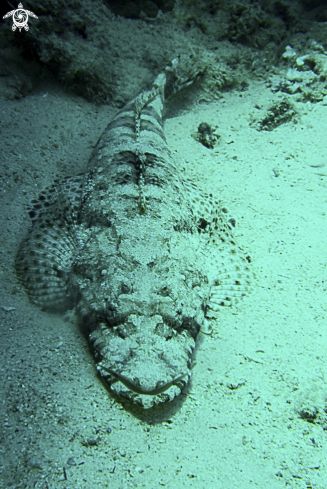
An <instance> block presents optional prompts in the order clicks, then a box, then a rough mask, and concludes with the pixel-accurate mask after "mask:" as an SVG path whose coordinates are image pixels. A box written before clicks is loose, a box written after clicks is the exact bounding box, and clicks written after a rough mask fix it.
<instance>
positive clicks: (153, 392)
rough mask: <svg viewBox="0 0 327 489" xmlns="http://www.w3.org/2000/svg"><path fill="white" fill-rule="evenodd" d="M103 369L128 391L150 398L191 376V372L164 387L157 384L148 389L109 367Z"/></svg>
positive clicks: (102, 366) (102, 367)
mask: <svg viewBox="0 0 327 489" xmlns="http://www.w3.org/2000/svg"><path fill="white" fill-rule="evenodd" d="M99 367H101V369H104V370H106V372H108V373H109V374H111V375H112V376H114V377H115V378H116V379H117V380H119V381H120V382H121V383H122V384H124V385H125V387H127V388H128V389H130V390H131V391H133V392H136V393H137V394H143V395H144V394H145V395H148V396H156V395H157V394H162V393H163V392H165V391H167V390H168V389H169V388H170V387H171V386H172V385H175V384H176V383H177V382H179V381H180V380H182V379H183V378H184V377H186V376H189V372H186V373H184V374H182V375H179V376H178V377H176V378H174V379H173V380H171V381H170V382H168V383H165V384H163V385H158V384H159V382H158V383H157V385H156V387H154V388H147V387H143V386H141V385H137V384H136V383H135V382H133V381H132V380H130V379H129V378H128V377H126V376H125V375H123V374H120V373H118V372H115V371H114V370H111V369H110V368H108V367H105V366H104V365H99Z"/></svg>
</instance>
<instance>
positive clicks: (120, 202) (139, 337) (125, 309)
mask: <svg viewBox="0 0 327 489" xmlns="http://www.w3.org/2000/svg"><path fill="white" fill-rule="evenodd" d="M181 60H182V58H176V59H175V60H173V62H172V63H170V65H169V66H167V67H166V69H165V70H164V72H163V73H161V74H160V75H159V76H158V77H157V78H156V80H155V81H154V83H153V86H152V88H151V90H148V91H143V92H142V93H141V94H140V95H138V96H137V97H136V98H135V99H133V100H132V101H131V102H129V103H127V105H126V106H125V107H124V108H123V109H121V110H120V111H119V112H118V113H117V115H116V116H115V117H114V118H113V120H112V121H111V122H110V124H109V125H108V126H107V128H106V129H105V131H104V133H103V134H102V136H101V137H100V139H99V141H98V143H97V145H96V146H95V148H94V151H93V153H92V155H91V158H90V160H89V163H88V168H87V171H86V172H85V173H84V174H82V175H77V176H73V177H68V178H66V179H64V180H62V181H56V182H55V183H54V185H53V186H51V187H50V188H48V189H46V190H45V191H44V192H42V193H41V195H40V196H39V198H38V199H35V200H34V201H32V207H31V210H30V213H29V214H30V217H31V218H32V228H31V230H30V231H29V233H28V235H27V237H26V239H25V240H24V241H23V243H22V244H21V246H20V249H19V251H18V254H17V258H16V271H17V274H18V278H19V279H20V280H21V282H22V283H23V285H24V286H25V288H26V290H27V293H28V295H29V297H30V299H31V300H32V302H34V303H35V304H37V305H38V306H40V307H41V308H43V309H45V310H63V309H65V308H71V307H75V310H76V312H77V314H78V315H79V317H80V318H81V321H82V323H83V325H84V326H85V332H86V334H87V336H88V339H89V341H90V344H91V346H92V350H93V352H94V357H95V361H96V366H97V370H98V372H99V373H100V374H101V376H102V377H103V378H104V379H105V381H106V383H107V386H108V387H109V390H110V391H111V392H112V393H114V394H116V396H118V398H120V399H122V400H124V399H127V400H129V401H130V402H132V403H135V404H137V405H139V406H142V407H143V408H145V409H147V408H151V407H153V406H156V405H158V404H161V403H164V402H167V401H171V400H173V399H174V398H176V396H178V395H179V394H180V393H181V391H182V389H183V388H184V387H185V385H186V384H187V383H188V381H189V379H190V377H191V369H192V364H193V351H194V347H195V343H196V339H197V336H198V333H199V331H200V328H207V327H208V325H209V324H210V323H211V321H212V319H213V318H216V317H217V311H219V309H220V308H221V307H223V306H226V305H232V304H234V303H235V302H236V301H237V300H238V298H240V297H242V296H243V295H244V294H245V293H246V292H247V291H248V290H249V287H250V283H251V271H250V269H249V262H250V261H251V260H250V258H249V257H247V256H245V254H244V253H243V252H242V250H241V249H240V248H239V247H238V246H237V245H236V243H235V241H234V238H233V227H234V220H233V219H229V217H228V214H227V210H226V209H225V208H224V207H223V205H222V204H221V203H220V202H219V201H217V200H215V199H214V198H213V196H212V195H211V194H210V195H207V194H206V193H205V191H202V190H201V189H199V188H198V186H197V184H196V182H194V181H192V180H188V179H186V178H184V177H182V176H181V174H180V172H179V169H178V165H177V163H176V162H175V161H174V159H173V157H172V154H171V152H170V150H169V148H168V145H167V141H166V138H165V135H164V129H163V120H162V112H163V106H164V102H165V100H166V99H167V98H168V97H169V96H170V95H172V94H174V93H176V92H177V91H178V90H179V89H181V88H183V87H185V86H187V85H188V84H190V83H191V82H192V81H193V79H195V78H196V76H197V74H196V75H194V74H192V76H191V75H190V76H187V74H185V73H187V70H186V69H185V67H182V68H181V66H182V64H181V63H182V61H181Z"/></svg>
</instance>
